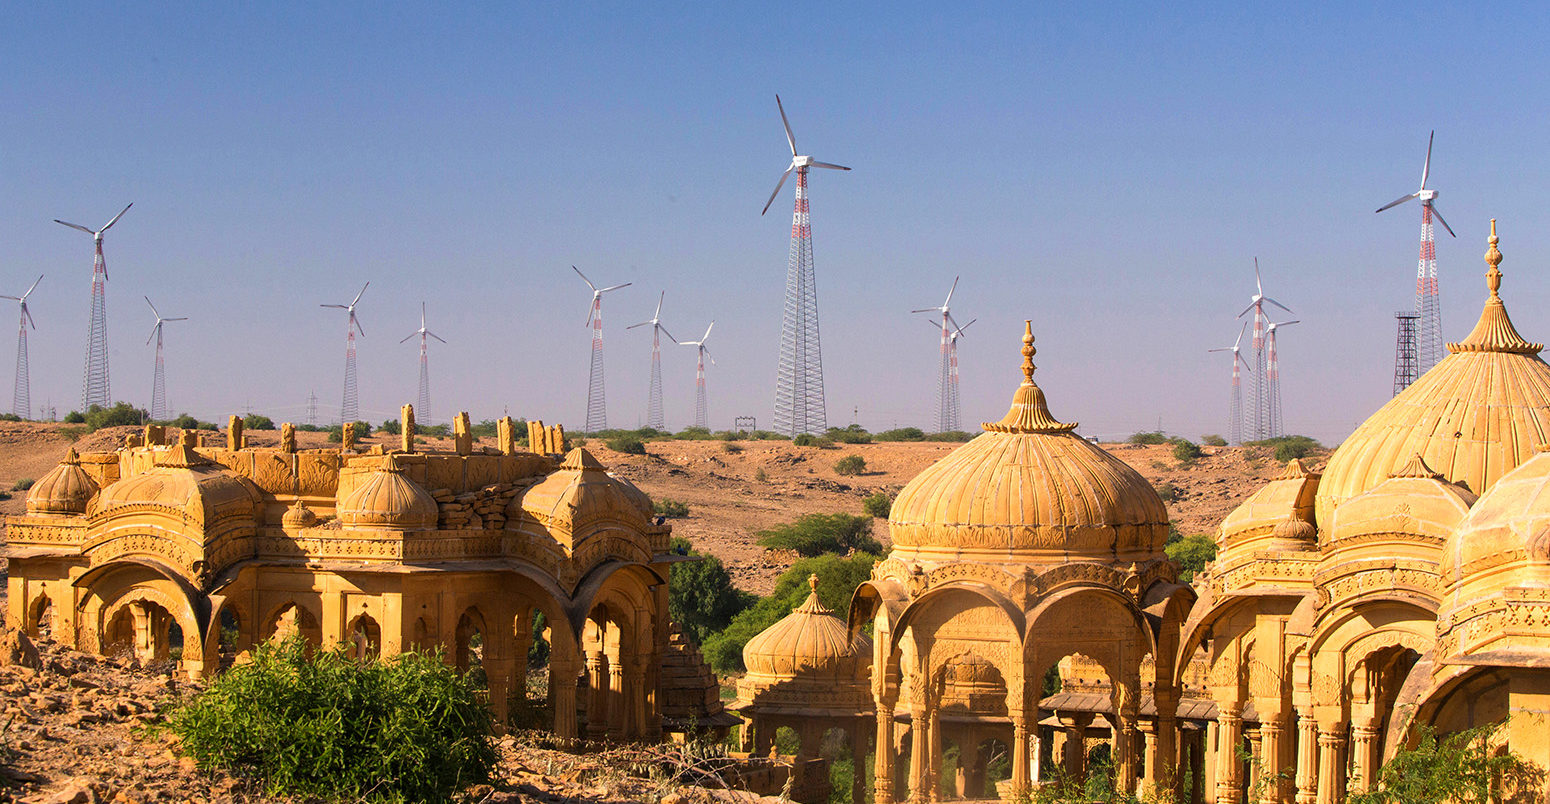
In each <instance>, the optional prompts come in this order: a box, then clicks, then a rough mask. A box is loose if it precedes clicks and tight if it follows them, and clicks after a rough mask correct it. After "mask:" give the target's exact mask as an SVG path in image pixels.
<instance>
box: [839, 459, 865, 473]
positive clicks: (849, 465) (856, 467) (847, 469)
mask: <svg viewBox="0 0 1550 804" xmlns="http://www.w3.org/2000/svg"><path fill="white" fill-rule="evenodd" d="M865 471H866V458H863V457H861V456H860V455H846V456H845V457H843V458H841V459H839V460H837V461H835V462H834V473H835V474H838V475H859V474H861V473H863V472H865Z"/></svg>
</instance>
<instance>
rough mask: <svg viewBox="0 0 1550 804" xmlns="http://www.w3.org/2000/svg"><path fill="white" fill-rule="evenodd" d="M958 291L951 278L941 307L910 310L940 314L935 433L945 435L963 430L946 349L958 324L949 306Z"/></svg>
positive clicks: (955, 279)
mask: <svg viewBox="0 0 1550 804" xmlns="http://www.w3.org/2000/svg"><path fill="white" fill-rule="evenodd" d="M956 290H958V277H956V276H955V277H953V286H952V287H951V288H948V290H947V299H946V300H945V301H943V302H942V306H941V307H922V308H921V309H919V310H911V311H910V312H911V313H941V314H942V360H941V366H940V368H939V369H938V370H937V383H936V386H937V412H936V427H937V432H939V433H946V432H951V431H954V430H961V429H963V427H962V425H961V423H960V422H959V418H958V406H957V404H956V402H955V401H954V400H953V399H952V398H951V397H952V396H953V394H954V393H955V392H956V390H957V389H956V388H954V387H953V377H952V374H953V370H952V367H951V366H950V365H949V359H950V356H949V354H948V352H949V349H948V347H949V346H950V345H951V342H952V341H953V340H954V332H953V330H954V329H956V328H957V327H958V322H957V321H955V320H953V314H952V312H951V305H952V303H953V292H954V291H956Z"/></svg>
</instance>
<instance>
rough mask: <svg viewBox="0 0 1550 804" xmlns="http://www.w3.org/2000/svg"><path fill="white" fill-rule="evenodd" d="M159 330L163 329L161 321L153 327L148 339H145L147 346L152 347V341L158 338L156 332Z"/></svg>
mask: <svg viewBox="0 0 1550 804" xmlns="http://www.w3.org/2000/svg"><path fill="white" fill-rule="evenodd" d="M159 329H161V321H157V322H156V323H154V324H152V325H151V334H150V335H148V336H146V338H145V345H146V346H150V345H151V341H152V339H154V338H155V337H156V331H157V330H159Z"/></svg>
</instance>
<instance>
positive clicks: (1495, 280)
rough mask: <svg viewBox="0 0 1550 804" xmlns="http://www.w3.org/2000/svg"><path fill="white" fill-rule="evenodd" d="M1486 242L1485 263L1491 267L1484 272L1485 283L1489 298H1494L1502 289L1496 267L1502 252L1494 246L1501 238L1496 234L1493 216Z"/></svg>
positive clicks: (1500, 278) (1499, 262)
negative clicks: (1488, 237) (1489, 235)
mask: <svg viewBox="0 0 1550 804" xmlns="http://www.w3.org/2000/svg"><path fill="white" fill-rule="evenodd" d="M1486 242H1488V243H1490V244H1491V247H1490V248H1489V249H1486V252H1485V264H1486V265H1489V266H1491V269H1490V270H1488V271H1486V272H1485V284H1486V286H1487V287H1489V288H1490V289H1491V298H1493V299H1494V298H1498V297H1499V293H1498V292H1499V291H1500V290H1501V289H1502V272H1501V269H1500V268H1498V267H1497V266H1499V265H1501V264H1502V252H1501V250H1500V249H1498V248H1497V247H1496V244H1497V243H1499V242H1501V238H1499V237H1497V236H1496V219H1495V218H1492V219H1491V237H1490V239H1489V240H1487V241H1486Z"/></svg>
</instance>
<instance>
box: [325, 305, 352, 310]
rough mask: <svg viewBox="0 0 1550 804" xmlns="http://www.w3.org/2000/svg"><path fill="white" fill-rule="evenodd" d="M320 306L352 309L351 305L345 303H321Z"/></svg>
mask: <svg viewBox="0 0 1550 804" xmlns="http://www.w3.org/2000/svg"><path fill="white" fill-rule="evenodd" d="M318 306H319V307H332V308H334V309H336V310H348V309H350V307H349V305H344V304H320V305H318Z"/></svg>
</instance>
